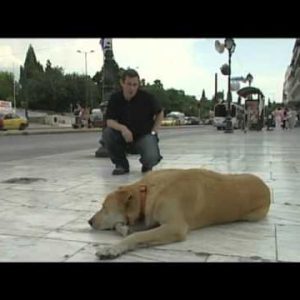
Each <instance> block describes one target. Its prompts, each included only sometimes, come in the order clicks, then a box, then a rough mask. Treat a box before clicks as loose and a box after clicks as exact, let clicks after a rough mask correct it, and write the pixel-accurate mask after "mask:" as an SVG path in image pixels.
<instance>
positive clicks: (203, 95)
mask: <svg viewBox="0 0 300 300" xmlns="http://www.w3.org/2000/svg"><path fill="white" fill-rule="evenodd" d="M205 100H207V98H206V96H205V90H204V89H203V90H202V96H201V99H200V101H205Z"/></svg>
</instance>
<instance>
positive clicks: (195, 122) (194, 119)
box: [184, 117, 200, 125]
mask: <svg viewBox="0 0 300 300" xmlns="http://www.w3.org/2000/svg"><path fill="white" fill-rule="evenodd" d="M184 119H185V125H199V124H200V121H199V119H198V118H197V117H185V118H184Z"/></svg>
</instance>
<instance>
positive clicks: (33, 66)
mask: <svg viewBox="0 0 300 300" xmlns="http://www.w3.org/2000/svg"><path fill="white" fill-rule="evenodd" d="M43 73H44V70H43V66H42V65H41V64H40V63H39V62H38V61H37V59H36V56H35V53H34V49H33V47H32V45H29V48H28V50H27V53H26V58H25V62H24V67H22V66H21V68H20V81H19V82H20V85H21V91H20V98H21V99H22V100H23V103H24V106H25V115H26V117H27V118H28V108H29V104H31V103H34V102H35V101H37V100H38V94H37V92H38V89H37V86H38V84H39V80H40V79H41V76H42V75H43ZM34 106H35V105H34Z"/></svg>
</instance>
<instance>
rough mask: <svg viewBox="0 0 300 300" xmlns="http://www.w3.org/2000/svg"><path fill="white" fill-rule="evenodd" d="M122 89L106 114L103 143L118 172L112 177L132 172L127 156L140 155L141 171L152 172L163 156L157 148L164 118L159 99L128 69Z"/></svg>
mask: <svg viewBox="0 0 300 300" xmlns="http://www.w3.org/2000/svg"><path fill="white" fill-rule="evenodd" d="M121 87H122V90H121V91H119V92H116V93H114V94H113V95H112V96H111V98H110V100H109V102H108V107H107V112H106V124H107V127H106V128H105V129H104V130H103V135H102V139H103V144H104V147H105V148H106V149H107V151H108V155H109V157H110V159H111V161H112V163H113V164H115V169H114V170H113V172H112V174H113V175H122V174H125V173H128V172H129V162H128V159H127V157H126V154H127V153H132V152H133V153H138V154H140V155H141V158H140V162H141V164H142V169H141V171H142V172H143V173H144V172H147V171H151V170H152V168H153V167H154V166H155V165H157V164H158V163H159V162H160V160H161V159H162V156H161V155H160V149H159V146H158V141H159V139H158V135H157V134H158V129H159V127H160V124H161V121H162V119H163V117H164V114H163V109H162V106H161V105H160V103H159V102H158V100H157V99H156V98H155V97H154V96H153V95H151V94H150V93H148V92H146V91H143V90H141V89H140V88H139V87H140V78H139V74H138V73H137V71H135V70H133V69H127V70H125V71H124V73H123V74H122V77H121Z"/></svg>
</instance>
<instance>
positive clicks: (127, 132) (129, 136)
mask: <svg viewBox="0 0 300 300" xmlns="http://www.w3.org/2000/svg"><path fill="white" fill-rule="evenodd" d="M106 125H107V127H110V128H112V129H115V130H118V131H120V132H121V134H122V136H123V138H124V139H125V141H126V142H127V143H131V142H132V141H133V135H132V132H131V131H130V130H129V129H128V128H127V127H126V126H125V125H122V124H120V123H119V122H118V121H116V120H113V119H108V120H107V121H106Z"/></svg>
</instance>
